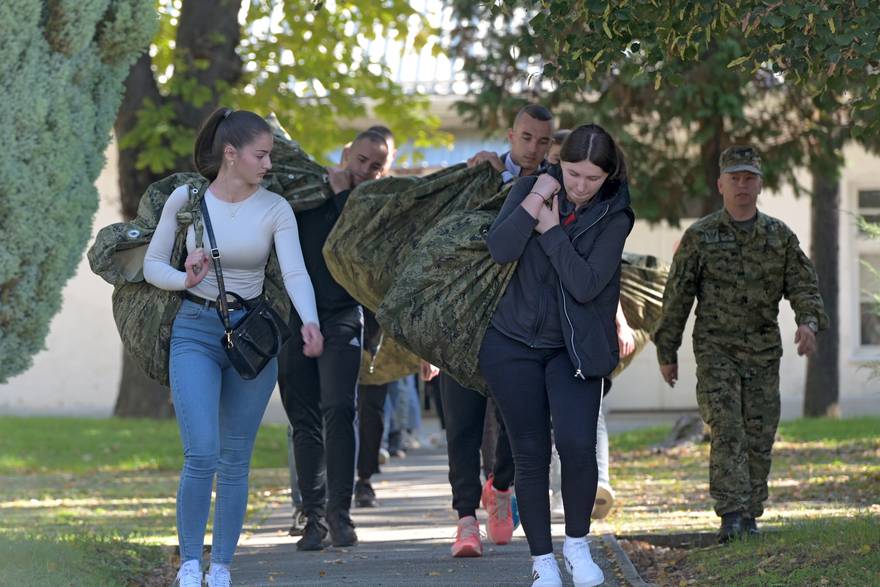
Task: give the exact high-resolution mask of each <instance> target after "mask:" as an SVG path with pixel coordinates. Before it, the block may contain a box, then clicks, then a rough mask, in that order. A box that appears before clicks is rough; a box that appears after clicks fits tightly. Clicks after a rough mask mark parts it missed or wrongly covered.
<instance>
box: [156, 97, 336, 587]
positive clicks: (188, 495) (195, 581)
mask: <svg viewBox="0 0 880 587" xmlns="http://www.w3.org/2000/svg"><path fill="white" fill-rule="evenodd" d="M272 142H273V139H272V132H271V129H270V127H269V125H268V124H267V123H266V122H265V120H263V119H262V118H261V117H260V116H258V115H257V114H254V113H253V112H247V111H233V110H230V109H228V108H222V109H219V110H217V111H216V112H214V113H213V114H212V115H211V116H210V117H209V118H208V119H207V121H205V123H204V125H203V126H202V129H201V131H199V134H198V137H197V139H196V143H195V150H194V162H195V166H196V169H198V171H199V173H201V174H202V175H203V176H205V177H206V178H207V179H209V180H210V181H211V184H210V186H209V187H208V189H207V191H206V192H205V196H204V197H205V203H206V204H207V208H208V213H209V214H210V217H211V223H212V225H213V229H214V233H215V238H216V242H217V248H218V249H219V251H220V254H221V256H222V259H223V261H222V262H223V273H224V282H225V286H226V290H227V291H230V292H235V293H236V294H238V295H239V296H241V297H242V298H243V299H244V300H246V301H245V303H244V304H243V305H242V304H240V303H239V302H236V301H232V300H230V301H229V303H228V306H229V310H230V319H231V321H232V322H233V323H235V322H236V321H237V320H238V319H240V318H241V317H242V316H243V315H244V314H245V311H246V309H247V306H248V305H249V302H252V301H257V300H259V299H260V298H261V296H262V295H263V280H264V277H265V267H266V263H267V261H268V258H269V254H270V252H271V250H272V248H273V247H274V248H275V252H276V254H277V256H278V261H279V264H280V266H281V271H282V273H283V276H284V285H285V288H286V290H287V293H288V295H289V296H290V299H291V301H292V302H293V306H294V308H295V309H296V311H297V313H298V314H299V316H300V318H301V319H302V323H303V326H302V330H301V332H302V337H303V340H304V343H305V344H304V346H303V353H304V354H306V355H307V356H311V357H316V356H319V355H320V354H321V352H322V350H323V337H322V335H321V331H320V327H319V322H318V311H317V307H316V304H315V293H314V289H313V288H312V282H311V279H310V278H309V274H308V272H307V270H306V266H305V263H304V261H303V256H302V251H301V249H300V243H299V235H298V230H297V225H296V218H295V217H294V214H293V210H292V209H291V207H290V205H289V204H288V203H287V201H286V200H284V198H282V197H281V196H279V195H278V194H275V193H273V192H270V191H268V190H266V189H265V188H263V187H262V186H261V185H260V182H261V181H262V179H263V176H264V175H265V174H266V173H267V172H268V171H269V170H270V169H271V168H272V163H271V153H272ZM188 189H189V188H188V186H185V185H184V186H181V187H180V188H178V189H177V190H175V191H174V192H173V193H172V194H171V195H170V196H169V198H168V200H167V202H166V204H165V207H164V208H163V210H162V216H161V219H160V221H159V224H158V226H157V228H156V232H155V234H154V235H153V238H152V240H151V242H150V246H149V249H148V251H147V255H146V258H145V260H144V279H146V280H147V281H148V282H149V283H151V284H153V285H155V286H156V287H159V288H162V289H166V290H172V291H182V292H184V293H183V296H184V302H183V304H182V305H181V307H180V310H179V311H178V313H177V316H176V318H175V320H174V324H173V327H172V335H171V358H170V364H169V372H170V379H171V396H172V400H173V402H174V408H175V412H176V415H177V422H178V425H179V427H180V437H181V441H182V444H183V453H184V464H183V470H182V472H181V475H180V484H179V486H178V490H177V532H178V540H179V544H180V559H181V563H182V564H181V567H180V570H179V572H178V574H177V578H176V581H175V585H176V586H180V587H201V585H202V581H203V574H202V570H201V559H202V548H203V542H204V537H205V527H206V525H207V522H208V512H209V511H210V509H211V490H212V486H213V484H214V479H215V477H216V479H217V490H216V495H217V498H216V501H215V506H214V530H213V546H212V549H211V565H210V568H209V570H208V572H207V573H206V574H205V575H204V580H205V581H206V583H207V585H208V586H209V587H227V586H229V585H231V577H230V573H229V565H230V564H231V562H232V556H233V554H234V552H235V548H236V545H237V544H238V538H239V535H240V534H241V527H242V523H243V521H244V515H245V510H246V508H247V498H248V472H249V468H250V459H251V453H252V452H253V446H254V440H255V438H256V435H257V430H258V428H259V426H260V421H261V420H262V417H263V412H264V411H265V409H266V405H267V404H268V402H269V398H270V396H271V395H272V390H273V389H274V388H275V382H276V379H277V376H278V365H277V361H276V360H272V362H270V363H269V365H268V366H267V367H266V368H265V369H263V371H262V372H260V374H259V375H258V376H257V377H256V378H254V379H251V380H245V379H242V377H241V376H240V375H239V374H238V372H237V371H236V370H235V369H234V368H233V367H232V366H231V365H230V363H229V360H228V359H227V358H226V355H225V353H224V350H223V348H222V346H221V337H222V335H223V333H224V328H223V322H222V321H221V319H220V316H219V315H218V313H217V307H216V306H217V302H216V300H217V297H218V295H219V291H218V287H217V279H216V275H215V273H214V270H213V264H212V262H211V260H210V259H209V257H208V255H207V254H206V252H205V250H204V249H203V248H200V247H197V246H196V242H195V233H194V230H193V228H192V226H189V227H188V228H187V250H188V256H187V258H186V262H185V271H179V270H178V269H177V268H175V267H172V266H171V264H170V256H171V251H172V247H173V244H174V240H175V235H176V234H177V231H178V230H179V228H178V224H177V217H176V215H177V212H178V210H179V209H180V208H181V206H183V205H184V203H186V202H187V200H188V193H187V192H188Z"/></svg>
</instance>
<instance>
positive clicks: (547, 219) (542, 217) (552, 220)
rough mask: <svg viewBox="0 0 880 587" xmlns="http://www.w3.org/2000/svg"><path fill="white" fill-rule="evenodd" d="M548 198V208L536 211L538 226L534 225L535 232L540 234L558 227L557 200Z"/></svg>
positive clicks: (553, 197)
mask: <svg viewBox="0 0 880 587" xmlns="http://www.w3.org/2000/svg"><path fill="white" fill-rule="evenodd" d="M551 179H552V178H551ZM554 181H555V180H554ZM550 198H551V200H550V206H549V207H547V206H541V208H540V209H539V210H538V224H536V225H535V230H537V231H538V232H539V233H541V234H544V233H545V232H547V231H548V230H550V229H551V228H553V227H554V226H559V198H557V197H555V196H550Z"/></svg>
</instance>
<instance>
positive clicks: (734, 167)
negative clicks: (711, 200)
mask: <svg viewBox="0 0 880 587" xmlns="http://www.w3.org/2000/svg"><path fill="white" fill-rule="evenodd" d="M718 167H720V168H721V173H735V172H737V171H751V172H752V173H757V174H758V175H763V173H762V172H761V154H760V153H758V150H757V149H755V148H754V147H751V146H749V145H733V146H732V147H727V148H726V149H724V151H722V152H721V156H720V157H719V158H718Z"/></svg>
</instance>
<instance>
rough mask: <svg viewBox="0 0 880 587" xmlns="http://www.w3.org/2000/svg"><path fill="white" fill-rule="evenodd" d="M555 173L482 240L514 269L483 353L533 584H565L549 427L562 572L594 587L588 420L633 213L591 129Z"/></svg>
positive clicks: (615, 154)
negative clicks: (511, 464)
mask: <svg viewBox="0 0 880 587" xmlns="http://www.w3.org/2000/svg"><path fill="white" fill-rule="evenodd" d="M560 159H561V161H560V165H559V166H558V167H556V166H553V167H551V168H550V170H549V171H548V173H545V174H543V175H540V176H538V177H524V178H522V179H520V180H519V181H518V182H517V183H516V184H515V185H514V186H513V188H512V189H511V191H510V194H509V195H508V196H507V200H506V201H505V203H504V207H503V208H502V209H501V212H500V214H499V215H498V218H497V219H496V220H495V222H494V224H493V225H492V228H491V230H490V231H489V236H488V239H487V242H488V246H489V251H490V253H491V254H492V258H493V259H494V260H495V261H496V262H498V263H510V262H514V261H518V262H519V264H518V266H517V268H516V272H515V273H514V277H513V279H512V280H511V282H510V285H509V286H508V287H507V290H506V291H505V293H504V296H503V297H502V299H501V301H500V302H499V304H498V307H497V309H496V310H495V314H494V315H493V317H492V322H491V325H490V326H489V328H488V330H487V331H486V336H485V338H484V339H483V344H482V346H481V349H480V370H481V372H482V374H483V376H484V377H485V378H486V380H487V381H488V383H489V388H490V390H491V392H492V395H493V397H494V398H495V401H496V402H497V404H498V406H499V407H500V409H501V412H502V415H503V417H504V421H505V424H506V426H507V429H508V433H509V435H510V442H511V445H512V448H513V456H514V461H515V463H516V494H517V502H518V504H519V509H520V516H521V520H522V525H523V528H524V530H525V533H526V538H527V539H528V542H529V549H530V551H531V554H532V559H533V566H532V571H533V576H534V583H533V584H532V585H533V586H534V587H538V586H541V587H544V586H557V585H562V579H561V577H560V575H559V569H558V566H557V565H556V560H555V559H554V557H553V544H552V540H551V536H550V502H549V496H548V474H549V463H550V449H551V422H552V429H553V432H554V435H555V440H556V448H557V451H558V452H559V456H560V460H561V463H562V498H563V503H564V506H565V534H566V537H565V545H564V547H563V555H564V558H565V566H566V568H567V569H568V571H569V573H571V575H572V577H573V579H574V583H575V585H576V586H577V587H587V586H591V585H599V584H601V583H602V582H603V581H604V577H603V574H602V571H601V569H599V567H598V566H597V565H596V564H595V563H594V562H593V561H592V558H591V557H590V551H589V544H588V542H587V539H586V536H587V533H588V532H589V524H590V510H591V509H592V506H593V501H594V498H595V493H596V480H597V469H596V420H597V417H598V413H599V409H600V408H601V403H602V396H603V393H604V391H605V387H606V385H607V381H606V377H607V376H608V375H609V374H610V373H611V371H612V370H613V369H614V367H615V366H616V365H617V362H618V358H619V356H618V345H617V332H616V327H615V321H614V318H615V313H616V310H617V303H618V300H619V298H620V255H621V253H622V252H623V246H624V242H625V241H626V237H627V236H628V235H629V232H630V230H632V227H633V223H634V215H633V212H632V209H631V208H630V205H629V204H630V202H629V192H628V190H627V186H626V165H625V162H624V159H623V154H622V153H621V151H620V149H619V148H618V147H617V145H616V144H615V142H614V139H612V138H611V136H610V135H609V134H608V133H607V132H606V131H605V130H604V129H603V128H601V127H600V126H597V125H594V124H588V125H584V126H581V127H579V128H577V129H575V130H574V131H572V133H571V134H570V135H569V136H568V138H567V139H566V140H565V142H564V144H563V145H562V151H561V153H560Z"/></svg>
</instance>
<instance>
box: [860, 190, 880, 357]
mask: <svg viewBox="0 0 880 587" xmlns="http://www.w3.org/2000/svg"><path fill="white" fill-rule="evenodd" d="M859 215H860V216H862V217H863V218H864V219H865V220H867V221H868V222H871V223H874V224H880V190H861V191H859ZM857 247H858V253H859V313H860V320H859V330H860V336H859V341H860V343H861V345H862V346H880V303H878V300H880V240H878V239H872V238H869V237H868V235H867V234H866V233H865V231H860V234H859V238H858V239H857Z"/></svg>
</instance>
